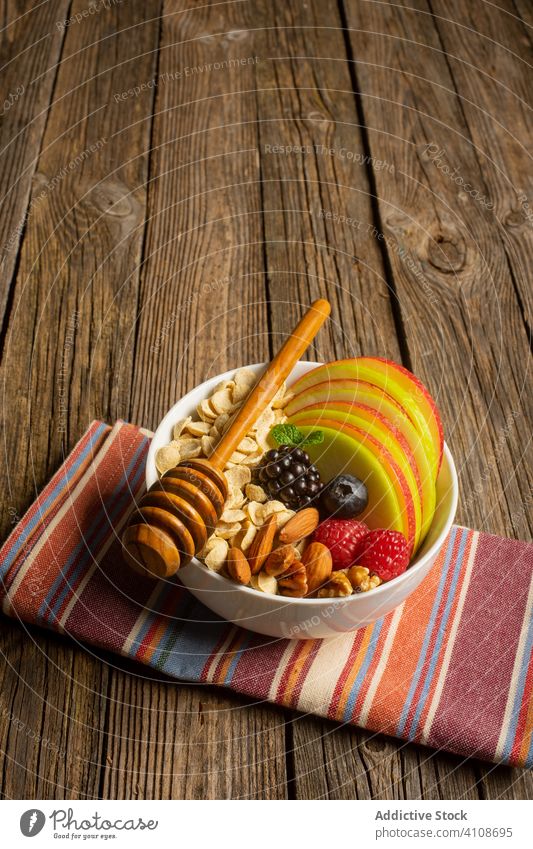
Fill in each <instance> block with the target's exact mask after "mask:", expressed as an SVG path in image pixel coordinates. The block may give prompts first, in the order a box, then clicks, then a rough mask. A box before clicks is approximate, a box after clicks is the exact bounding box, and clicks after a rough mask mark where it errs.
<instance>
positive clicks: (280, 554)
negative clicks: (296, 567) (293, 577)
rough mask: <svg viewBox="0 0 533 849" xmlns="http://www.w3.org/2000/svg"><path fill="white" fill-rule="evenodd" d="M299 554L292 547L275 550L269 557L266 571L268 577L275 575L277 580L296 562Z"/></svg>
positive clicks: (285, 546)
mask: <svg viewBox="0 0 533 849" xmlns="http://www.w3.org/2000/svg"><path fill="white" fill-rule="evenodd" d="M296 556H297V552H296V549H295V548H294V546H292V545H282V546H281V547H280V548H275V549H274V551H272V552H271V554H269V555H268V557H267V559H266V562H265V565H264V570H265V572H266V573H267V575H274V576H275V577H276V578H277V577H278V576H279V575H283V573H284V572H286V571H287V569H288V568H289V566H290V565H291V564H292V563H293V562H294V561H295V560H296Z"/></svg>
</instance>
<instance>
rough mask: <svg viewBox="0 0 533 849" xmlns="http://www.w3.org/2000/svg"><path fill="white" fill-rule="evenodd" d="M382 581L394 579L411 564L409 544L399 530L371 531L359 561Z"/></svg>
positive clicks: (360, 564)
mask: <svg viewBox="0 0 533 849" xmlns="http://www.w3.org/2000/svg"><path fill="white" fill-rule="evenodd" d="M357 562H358V565H359V566H366V568H367V569H370V571H371V572H375V573H376V575H378V577H380V578H381V580H382V581H392V579H393V578H397V577H398V575H401V574H402V572H405V570H406V569H407V567H408V566H409V546H408V544H407V540H406V539H405V537H404V535H403V534H401V533H400V532H399V531H383V530H377V531H369V532H368V534H367V536H366V539H365V542H364V546H363V551H362V554H361V555H360V557H359V560H358V561H357Z"/></svg>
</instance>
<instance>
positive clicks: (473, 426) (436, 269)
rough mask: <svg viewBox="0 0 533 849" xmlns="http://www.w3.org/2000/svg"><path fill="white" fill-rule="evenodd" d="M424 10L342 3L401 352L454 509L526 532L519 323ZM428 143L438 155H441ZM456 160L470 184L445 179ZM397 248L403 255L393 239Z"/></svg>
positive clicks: (527, 400)
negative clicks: (454, 476) (432, 404)
mask: <svg viewBox="0 0 533 849" xmlns="http://www.w3.org/2000/svg"><path fill="white" fill-rule="evenodd" d="M448 11H449V10H448ZM455 11H456V14H457V15H458V14H459V9H458V7H456V9H455ZM420 12H422V14H420ZM424 12H425V13H426V14H424ZM429 12H430V9H429V7H427V8H426V7H424V4H422V5H421V4H420V3H417V4H416V7H415V6H414V4H411V3H407V4H406V8H405V9H402V10H398V11H397V10H394V12H393V11H392V10H384V9H381V10H377V7H374V6H372V5H371V4H348V5H347V6H346V15H347V22H348V25H349V26H350V27H353V28H354V29H356V30H357V31H358V32H360V31H361V30H362V31H363V32H364V33H365V35H364V36H363V37H360V36H358V37H357V38H355V35H354V34H352V33H350V36H349V37H350V44H351V49H352V52H353V57H354V59H355V64H354V68H355V76H354V81H355V85H356V88H357V89H358V90H359V92H360V100H361V109H362V111H363V114H364V118H365V124H366V125H367V127H368V145H369V149H370V151H371V152H373V151H374V150H375V151H379V154H380V156H385V157H386V158H387V159H389V160H390V161H392V162H394V164H395V168H396V171H397V173H398V179H396V180H394V181H391V180H385V179H384V175H383V173H382V172H381V171H376V173H375V182H376V188H377V194H378V197H379V202H378V213H379V216H380V220H381V221H382V222H383V227H384V229H385V231H386V233H387V249H388V251H389V261H390V265H391V269H392V272H393V275H394V281H395V288H396V292H397V294H398V298H399V301H400V305H401V315H402V324H403V327H404V332H405V336H406V345H407V349H408V353H409V360H410V362H411V363H412V365H413V369H414V371H416V372H417V374H419V375H420V376H421V377H422V379H423V380H424V381H425V382H426V383H427V385H428V386H429V388H430V390H431V391H432V393H433V394H434V395H435V397H436V398H437V400H438V403H439V407H440V409H441V411H442V414H443V419H444V423H445V429H446V433H447V439H448V441H449V443H450V444H451V447H452V451H453V453H454V456H455V457H456V459H457V461H458V467H459V472H460V478H461V488H462V499H461V500H460V508H459V514H458V519H459V521H462V522H463V523H465V524H468V525H471V526H474V527H478V528H482V529H485V530H492V531H495V532H497V533H502V534H504V535H505V534H511V533H513V530H515V529H516V523H517V521H518V520H520V530H521V532H522V535H523V536H525V537H526V538H531V530H532V526H531V514H530V511H529V510H527V508H526V504H527V502H526V500H525V499H526V496H527V495H528V494H530V493H531V478H530V474H531V470H530V468H529V466H528V463H527V462H525V461H524V455H523V449H524V447H526V446H528V444H529V440H530V438H531V420H532V408H531V403H532V399H531V393H527V392H525V391H524V387H525V386H526V382H527V376H528V370H530V368H531V361H530V348H529V340H528V333H527V327H526V325H525V322H524V316H523V312H522V309H521V305H520V300H519V297H518V295H517V291H516V288H515V285H514V280H513V273H512V270H511V268H510V266H509V261H508V255H507V253H506V250H505V247H504V244H503V240H502V237H501V233H500V228H499V227H498V225H497V222H496V221H495V216H494V212H493V210H492V209H491V208H489V205H488V203H484V202H483V201H482V200H481V198H482V197H485V198H486V199H487V200H488V201H489V202H490V201H491V198H492V193H491V191H490V190H489V192H488V193H485V191H484V190H485V188H486V186H487V180H486V179H485V178H484V175H483V173H482V171H481V168H480V165H479V161H480V160H478V158H477V155H476V152H475V151H476V148H475V144H473V142H472V138H471V135H470V131H469V127H468V125H467V123H466V121H465V117H464V115H465V113H464V109H463V106H462V102H461V99H460V98H459V97H458V96H457V93H456V90H455V87H454V81H453V80H452V79H451V77H450V71H449V65H448V63H447V60H446V56H445V53H444V52H443V50H442V44H441V41H440V38H439V33H438V32H437V31H436V29H435V24H434V22H433V20H432V17H431V14H429ZM415 44H416V49H413V45H415ZM506 76H507V75H506ZM488 132H489V130H488V127H485V130H484V133H485V138H487V136H488ZM491 138H492V134H491ZM428 145H436V147H437V151H440V150H442V151H443V153H442V154H440V153H438V156H439V161H437V159H436V158H435V157H434V158H431V156H432V154H433V148H430V149H428ZM428 153H429V155H428ZM440 159H442V160H444V161H445V163H446V164H447V165H449V166H450V170H449V171H448V172H446V171H445V170H444V167H443V165H441V162H440ZM453 168H457V170H458V172H459V173H460V175H461V177H462V178H463V180H464V181H466V182H468V184H469V186H470V187H471V190H469V191H466V185H463V184H461V187H458V184H457V183H456V182H455V181H454V179H451V177H450V171H451V172H453ZM485 168H488V165H487V164H486V161H485ZM469 192H470V193H469ZM398 244H400V245H403V246H405V251H406V252H405V253H403V254H402V253H400V252H399V251H398V250H396V249H394V247H392V246H394V245H398ZM407 258H410V260H411V261H409V262H407V261H406V259H407ZM510 340H512V344H510ZM477 770H478V773H479V781H478V784H477V788H478V791H479V793H480V795H481V796H487V797H489V798H493V797H495V796H497V795H507V794H510V795H512V793H513V792H514V791H513V783H514V782H515V781H520V780H525V781H526V782H529V781H530V780H531V778H530V776H529V777H526V774H525V773H522V775H520V773H515V772H512V773H510V772H509V771H505V770H502V771H500V772H499V773H498V775H499V779H495V778H494V775H495V770H486V768H485V767H484V766H480V765H478V766H477Z"/></svg>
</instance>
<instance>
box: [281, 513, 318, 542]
mask: <svg viewBox="0 0 533 849" xmlns="http://www.w3.org/2000/svg"><path fill="white" fill-rule="evenodd" d="M318 522H319V515H318V510H317V509H316V508H315V507H306V508H305V510H300V511H299V512H298V513H296V515H295V516H293V517H292V519H289V521H288V522H287V524H286V525H284V527H283V528H282V529H281V531H280V532H279V541H280V542H283V543H293V542H298V540H300V539H303V538H304V537H308V536H309V534H312V533H313V531H314V530H316V528H317V527H318Z"/></svg>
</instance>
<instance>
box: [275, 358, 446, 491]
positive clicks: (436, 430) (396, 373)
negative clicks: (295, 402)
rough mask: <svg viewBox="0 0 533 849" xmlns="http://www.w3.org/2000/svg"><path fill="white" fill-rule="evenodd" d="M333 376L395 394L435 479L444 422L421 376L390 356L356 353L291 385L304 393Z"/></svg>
mask: <svg viewBox="0 0 533 849" xmlns="http://www.w3.org/2000/svg"><path fill="white" fill-rule="evenodd" d="M333 380H347V381H349V380H359V381H361V380H363V381H367V382H368V383H371V384H372V385H373V386H376V387H378V388H379V389H381V390H382V391H383V392H386V393H387V394H388V395H389V396H390V397H391V398H393V400H394V401H396V402H397V403H398V404H399V405H400V407H401V408H402V409H403V410H404V412H405V413H406V415H407V416H408V418H409V419H410V420H411V422H412V423H413V425H414V426H415V427H416V429H417V431H418V433H419V434H420V437H421V439H422V443H423V445H424V448H425V451H426V454H427V456H428V459H429V461H430V463H431V467H432V471H433V480H434V481H436V479H437V474H438V471H439V468H440V464H441V460H442V451H443V445H444V439H443V433H442V423H441V420H440V416H439V413H438V410H437V407H436V405H435V402H434V401H433V399H432V398H431V395H430V394H429V392H428V391H427V389H426V388H425V386H423V384H422V383H421V382H420V381H419V380H418V378H416V377H415V376H414V375H413V374H411V372H409V371H407V369H404V368H403V366H399V365H398V364H397V363H393V362H392V361H391V360H385V359H381V358H379V357H356V358H354V359H348V360H336V361H334V362H331V363H326V364H325V365H323V366H318V367H317V368H315V369H312V370H311V371H308V372H307V373H306V374H304V375H303V376H302V377H301V378H300V379H299V380H297V381H296V382H295V383H293V384H292V386H291V387H290V388H291V391H292V392H294V393H295V394H302V393H303V392H304V391H307V390H308V389H310V388H312V387H314V386H316V385H317V384H318V383H324V382H325V381H333ZM287 415H288V413H287Z"/></svg>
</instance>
